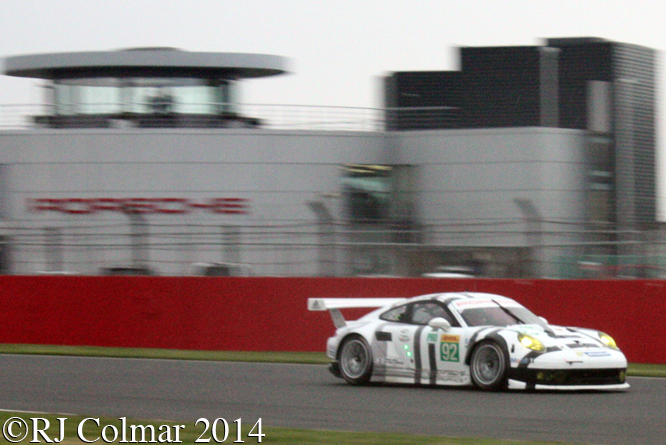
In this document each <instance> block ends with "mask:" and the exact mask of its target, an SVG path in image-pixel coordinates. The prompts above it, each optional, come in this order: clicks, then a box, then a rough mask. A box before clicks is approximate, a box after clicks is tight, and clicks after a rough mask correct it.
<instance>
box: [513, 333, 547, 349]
mask: <svg viewBox="0 0 666 445" xmlns="http://www.w3.org/2000/svg"><path fill="white" fill-rule="evenodd" d="M518 341H519V342H520V344H521V345H523V346H525V347H526V348H528V349H531V350H532V351H545V350H546V348H545V347H544V346H543V343H541V342H540V341H539V340H537V339H536V338H534V337H532V336H531V335H527V334H524V333H522V332H521V333H519V334H518Z"/></svg>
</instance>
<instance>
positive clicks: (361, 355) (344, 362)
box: [339, 336, 372, 385]
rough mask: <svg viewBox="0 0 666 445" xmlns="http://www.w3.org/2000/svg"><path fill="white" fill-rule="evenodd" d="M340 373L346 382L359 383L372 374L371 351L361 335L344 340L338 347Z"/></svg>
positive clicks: (365, 381) (367, 380)
mask: <svg viewBox="0 0 666 445" xmlns="http://www.w3.org/2000/svg"><path fill="white" fill-rule="evenodd" d="M339 361H340V374H342V378H344V379H345V380H346V381H347V382H348V383H351V384H353V385H360V384H363V383H367V382H369V381H370V377H371V376H372V351H371V350H370V345H368V342H366V341H365V340H364V339H363V338H362V337H359V336H353V337H350V338H348V339H347V340H345V342H344V343H343V344H342V347H341V348H340V356H339Z"/></svg>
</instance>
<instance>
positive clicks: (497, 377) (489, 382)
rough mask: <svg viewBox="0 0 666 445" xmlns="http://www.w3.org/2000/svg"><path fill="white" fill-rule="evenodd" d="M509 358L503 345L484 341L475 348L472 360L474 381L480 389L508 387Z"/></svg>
mask: <svg viewBox="0 0 666 445" xmlns="http://www.w3.org/2000/svg"><path fill="white" fill-rule="evenodd" d="M508 365H509V360H508V359H507V354H506V353H505V352H504V350H503V349H502V347H501V346H500V345H499V344H498V343H495V342H493V341H484V342H481V343H479V345H478V346H477V347H476V348H475V349H474V352H473V353H472V360H471V362H470V373H471V374H472V381H473V382H474V384H475V385H476V386H477V387H479V388H480V389H483V390H486V391H498V390H501V389H504V388H506V382H507V373H508V370H509V366H508Z"/></svg>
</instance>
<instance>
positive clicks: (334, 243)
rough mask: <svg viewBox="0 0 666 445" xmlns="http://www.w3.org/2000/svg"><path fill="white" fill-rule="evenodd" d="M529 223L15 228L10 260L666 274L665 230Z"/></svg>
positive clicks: (266, 271)
mask: <svg viewBox="0 0 666 445" xmlns="http://www.w3.org/2000/svg"><path fill="white" fill-rule="evenodd" d="M522 226H523V224H522V222H521V221H507V222H504V223H503V224H499V225H498V224H497V222H486V223H478V222H477V223H474V224H471V223H470V224H463V223H460V222H456V223H449V224H434V225H426V226H422V227H419V228H418V229H414V230H409V231H406V230H404V229H400V228H392V227H391V226H390V225H388V226H386V227H362V226H355V225H353V224H347V223H326V224H325V225H322V224H321V223H316V222H309V221H307V222H306V221H303V222H294V223H291V224H284V225H256V226H229V225H224V226H221V225H202V224H197V225H195V224H189V225H156V224H151V225H142V224H137V225H132V224H129V225H128V224H118V225H105V226H85V225H81V226H68V227H44V228H32V229H30V228H25V227H15V228H11V227H5V229H4V230H3V234H4V236H3V237H2V247H3V249H2V251H1V252H0V258H1V259H2V260H3V261H4V263H5V267H4V272H5V273H12V274H44V273H49V274H82V275H98V274H135V273H138V274H155V275H179V276H183V275H257V276H411V277H415V276H423V275H424V274H432V273H435V276H442V277H446V276H451V274H450V273H447V272H446V270H447V269H449V270H452V269H457V270H461V269H464V270H466V271H467V272H465V274H466V275H469V276H477V277H489V278H597V279H607V278H666V243H664V242H663V241H662V240H663V237H662V235H661V233H660V232H659V231H645V232H631V233H624V234H622V233H614V234H613V236H614V238H615V239H616V240H615V241H608V242H598V241H594V237H595V236H598V233H595V232H591V231H590V232H586V231H578V230H575V231H574V230H562V229H559V230H549V231H543V232H542V233H540V234H539V237H538V238H535V237H534V236H533V235H534V234H531V233H525V232H524V231H523V230H522ZM604 235H608V234H607V233H606V234H604ZM535 239H537V240H539V241H538V243H533V241H534V240H535ZM576 239H577V240H576ZM617 240H622V241H617ZM442 268H443V269H444V271H442ZM438 272H439V273H438Z"/></svg>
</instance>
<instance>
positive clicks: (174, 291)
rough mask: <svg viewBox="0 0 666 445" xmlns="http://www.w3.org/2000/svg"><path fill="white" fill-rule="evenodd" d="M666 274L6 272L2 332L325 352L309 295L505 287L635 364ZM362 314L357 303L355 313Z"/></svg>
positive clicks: (649, 355) (663, 293)
mask: <svg viewBox="0 0 666 445" xmlns="http://www.w3.org/2000/svg"><path fill="white" fill-rule="evenodd" d="M665 285H666V281H656V280H654V281H645V280H631V281H595V280H580V281H562V280H488V279H461V280H460V279H459V280H453V279H452V280H449V279H446V280H444V279H417V278H405V279H401V278H202V277H118V276H117V277H63V276H57V277H56V276H30V277H25V276H5V277H0V300H1V301H2V306H1V307H2V311H0V322H1V323H2V324H1V326H2V329H0V342H2V343H33V344H55V345H88V346H119V347H147V348H173V349H200V350H255V351H324V349H325V343H326V338H327V337H329V336H330V335H331V334H332V333H333V331H334V328H333V324H332V322H331V319H330V317H329V315H328V313H326V312H308V311H307V307H306V301H307V298H308V297H407V296H413V295H419V294H424V293H429V292H441V291H463V290H469V291H480V292H493V293H498V294H502V295H506V296H509V297H512V298H515V299H516V300H518V301H520V302H521V303H523V304H524V305H525V306H527V307H529V308H530V309H532V310H533V311H534V312H536V313H537V314H539V315H542V316H544V317H546V318H547V319H548V321H549V322H551V323H553V324H561V325H570V326H584V327H590V328H596V329H599V330H603V331H605V332H607V333H609V334H611V335H612V336H613V337H615V339H616V341H617V342H618V344H619V345H620V347H621V348H622V350H623V351H624V352H625V354H626V355H627V357H628V358H629V360H630V361H631V362H635V363H666V342H663V341H661V340H662V339H663V338H666V335H665V334H666V324H665V323H664V322H663V317H664V314H665V313H666V289H665ZM358 314H359V313H358V312H356V315H358Z"/></svg>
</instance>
